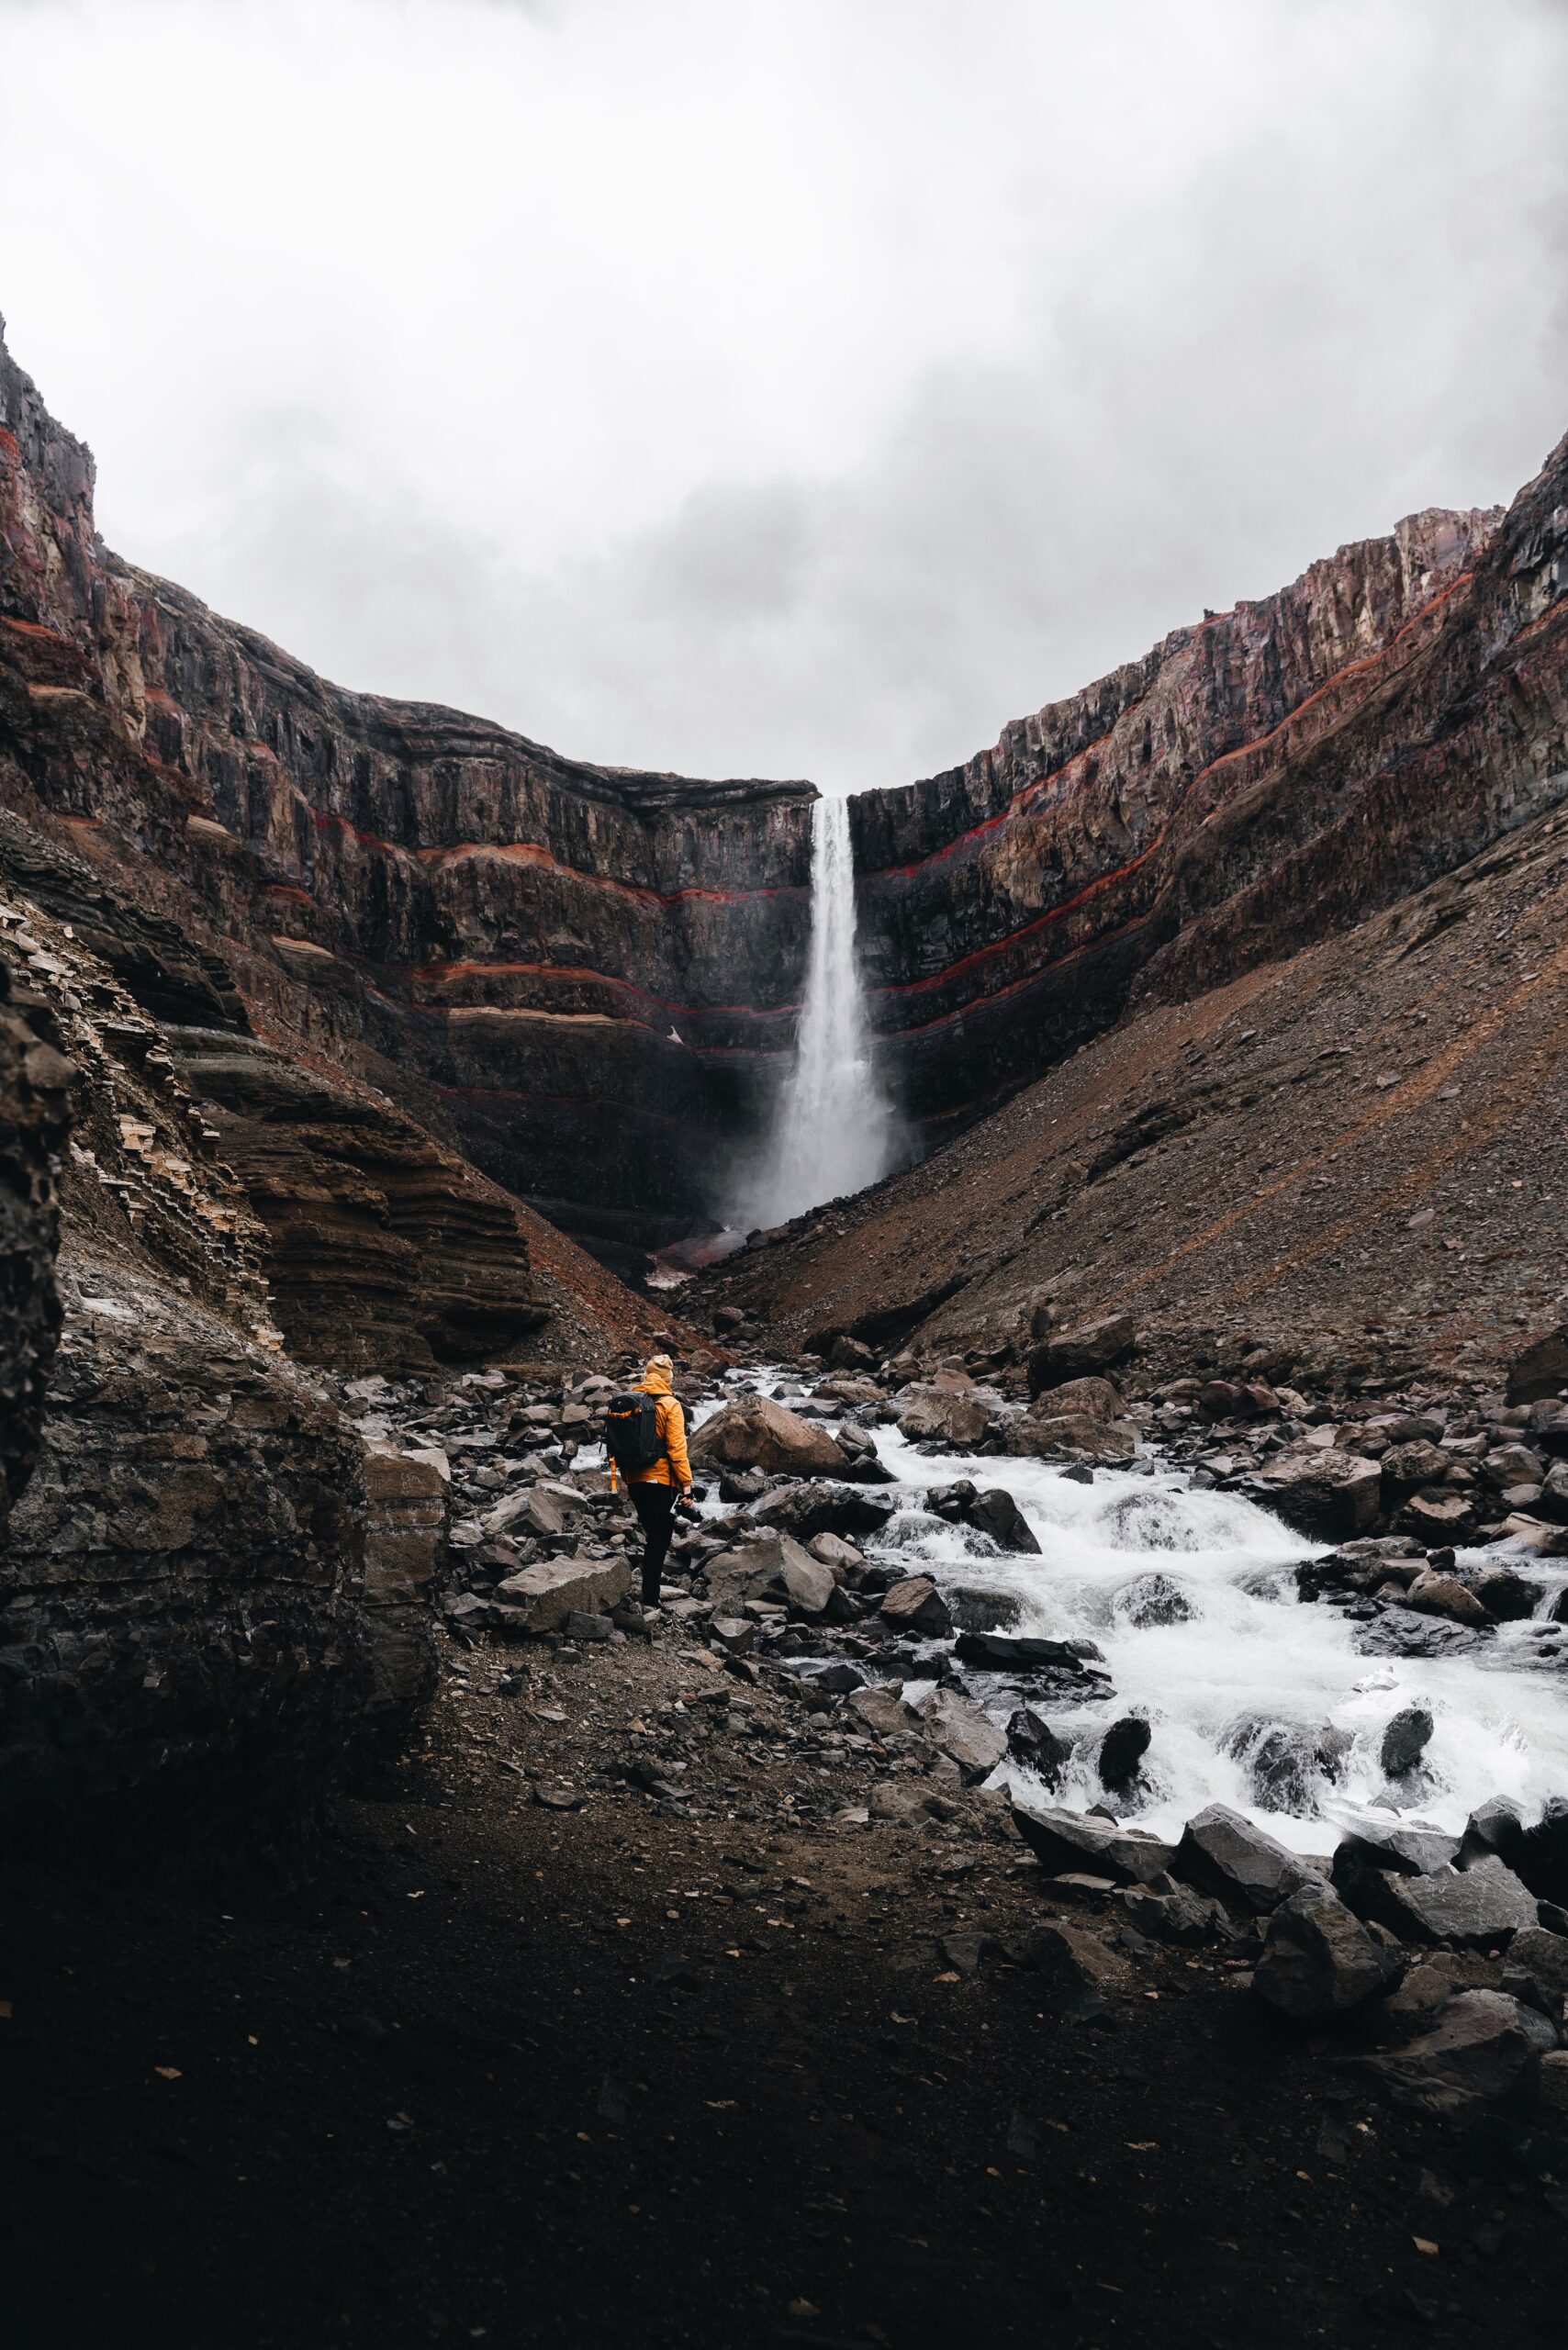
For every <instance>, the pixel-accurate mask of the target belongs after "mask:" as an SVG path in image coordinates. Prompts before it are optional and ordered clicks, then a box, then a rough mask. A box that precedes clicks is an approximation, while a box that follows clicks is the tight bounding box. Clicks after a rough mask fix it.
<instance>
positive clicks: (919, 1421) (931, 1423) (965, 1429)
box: [899, 1385, 991, 1445]
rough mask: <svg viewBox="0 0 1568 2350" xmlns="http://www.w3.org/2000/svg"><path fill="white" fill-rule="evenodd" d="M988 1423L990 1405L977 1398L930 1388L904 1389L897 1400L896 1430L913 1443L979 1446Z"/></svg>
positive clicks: (944, 1389) (988, 1430)
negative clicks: (897, 1423)
mask: <svg viewBox="0 0 1568 2350" xmlns="http://www.w3.org/2000/svg"><path fill="white" fill-rule="evenodd" d="M899 1427H900V1429H901V1431H902V1434H903V1435H905V1436H906V1437H908V1438H911V1440H912V1441H913V1442H914V1443H916V1444H955V1445H970V1444H979V1443H980V1442H981V1441H982V1440H983V1438H985V1437H986V1436H987V1435H988V1434H989V1433H990V1429H991V1406H990V1405H989V1404H984V1403H982V1402H981V1401H980V1397H979V1396H978V1395H956V1394H953V1393H949V1392H948V1391H947V1390H946V1388H942V1387H937V1386H935V1385H933V1386H923V1387H906V1388H905V1389H904V1391H903V1393H902V1395H901V1396H900V1398H899Z"/></svg>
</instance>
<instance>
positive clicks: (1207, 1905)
mask: <svg viewBox="0 0 1568 2350" xmlns="http://www.w3.org/2000/svg"><path fill="white" fill-rule="evenodd" d="M1116 1900H1117V1904H1118V1906H1119V1908H1120V1909H1121V1912H1122V1915H1123V1916H1124V1917H1125V1918H1126V1921H1127V1923H1128V1924H1129V1925H1130V1926H1131V1927H1132V1928H1133V1929H1134V1930H1135V1931H1136V1932H1137V1933H1140V1934H1142V1935H1143V1937H1144V1939H1145V1940H1146V1941H1147V1942H1163V1943H1165V1944H1167V1945H1168V1946H1169V1947H1170V1949H1172V1950H1201V1949H1202V1948H1203V1947H1204V1944H1205V1943H1206V1942H1223V1941H1225V1940H1226V1937H1227V1935H1228V1933H1229V1931H1230V1921H1229V1919H1227V1918H1226V1914H1225V1911H1224V1910H1223V1909H1222V1908H1220V1906H1219V1903H1218V1902H1217V1901H1211V1900H1209V1899H1208V1898H1207V1897H1205V1896H1204V1895H1203V1894H1201V1893H1194V1892H1193V1890H1192V1888H1191V1886H1185V1885H1177V1886H1171V1888H1170V1891H1169V1892H1168V1893H1167V1892H1165V1891H1163V1890H1161V1889H1160V1888H1159V1887H1157V1886H1142V1885H1133V1886H1126V1888H1125V1889H1124V1890H1123V1891H1122V1892H1121V1893H1119V1894H1118V1895H1117V1896H1116Z"/></svg>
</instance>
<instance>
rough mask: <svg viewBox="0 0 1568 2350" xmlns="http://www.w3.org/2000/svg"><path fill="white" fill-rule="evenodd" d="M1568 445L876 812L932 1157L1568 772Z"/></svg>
mask: <svg viewBox="0 0 1568 2350" xmlns="http://www.w3.org/2000/svg"><path fill="white" fill-rule="evenodd" d="M1565 585H1568V451H1565V450H1564V449H1559V450H1558V451H1557V452H1556V453H1554V455H1553V457H1552V458H1551V460H1550V462H1549V464H1548V465H1547V466H1546V468H1545V469H1544V470H1543V472H1542V473H1541V475H1540V476H1539V477H1538V479H1537V480H1536V481H1535V482H1533V483H1532V484H1530V485H1529V487H1528V488H1527V489H1526V490H1524V491H1523V492H1521V493H1520V496H1519V497H1518V499H1517V500H1516V501H1515V503H1514V505H1513V506H1512V507H1511V508H1510V509H1508V511H1507V512H1506V515H1505V514H1499V513H1497V512H1476V513H1468V514H1450V513H1426V514H1420V515H1417V516H1414V517H1413V518H1411V519H1410V520H1407V521H1406V522H1403V523H1401V524H1400V526H1399V528H1398V529H1397V531H1395V532H1394V534H1393V535H1392V537H1390V538H1388V539H1382V540H1372V541H1369V542H1366V543H1362V544H1361V545H1356V546H1350V547H1346V548H1342V549H1341V550H1340V552H1339V553H1338V554H1337V555H1336V556H1334V557H1333V558H1332V559H1331V560H1329V561H1327V562H1324V563H1319V564H1316V565H1313V567H1312V569H1311V570H1310V571H1308V572H1307V573H1306V574H1305V576H1304V577H1303V578H1302V579H1300V580H1298V581H1297V582H1296V583H1295V584H1294V586H1293V587H1291V588H1286V589H1285V590H1283V591H1282V593H1281V594H1280V595H1277V596H1274V597H1271V598H1270V599H1267V600H1266V601H1265V602H1261V603H1258V604H1247V605H1240V606H1238V608H1237V609H1236V610H1234V611H1232V612H1227V613H1224V614H1220V615H1218V616H1215V617H1212V618H1209V619H1206V620H1205V621H1204V622H1203V623H1202V625H1201V626H1199V627H1196V628H1192V629H1183V630H1179V631H1177V632H1175V633H1174V634H1173V635H1171V636H1170V637H1169V638H1167V639H1166V641H1165V643H1163V644H1161V645H1159V646H1158V647H1156V648H1155V650H1154V651H1153V652H1152V653H1151V654H1149V655H1147V656H1146V658H1145V659H1144V660H1142V661H1141V662H1137V663H1134V664H1131V665H1129V666H1127V667H1126V668H1124V669H1121V670H1118V671H1116V672H1115V673H1114V675H1113V676H1111V677H1106V678H1103V679H1102V680H1101V681H1100V682H1099V683H1098V684H1097V685H1095V686H1092V687H1090V688H1087V689H1086V690H1085V691H1084V692H1083V693H1081V694H1079V695H1076V696H1074V697H1073V698H1072V699H1070V701H1066V702H1061V703H1057V704H1054V705H1052V706H1051V707H1050V708H1048V709H1047V710H1044V711H1040V712H1039V713H1038V715H1037V716H1036V717H1035V718H1033V719H1030V720H1026V721H1024V722H1020V723H1019V724H1017V725H1015V726H1011V727H1009V728H1008V729H1007V730H1006V732H1005V733H1003V735H1002V739H1001V741H1000V742H999V743H998V744H997V745H996V746H995V748H994V749H993V750H991V751H989V752H987V753H985V754H983V755H981V756H980V757H979V758H977V759H974V760H972V761H970V763H969V766H968V767H963V768H959V769H955V770H953V771H952V772H950V773H948V774H946V775H943V776H938V777H935V778H931V779H929V780H928V781H926V782H924V783H921V784H916V785H914V786H913V787H911V788H909V789H902V790H887V791H878V792H870V793H867V794H866V795H865V796H864V797H863V798H861V799H859V800H857V801H856V802H855V803H854V819H855V826H856V842H857V862H858V865H859V867H860V870H861V875H862V880H861V892H862V908H863V914H862V934H863V937H864V940H865V954H866V962H867V968H868V976H869V978H870V980H871V983H872V986H873V990H874V995H873V1006H874V1010H873V1017H874V1019H875V1022H876V1024H877V1026H878V1028H879V1032H880V1034H881V1035H882V1037H883V1039H884V1047H885V1050H886V1051H887V1054H888V1057H889V1061H890V1068H891V1069H892V1071H893V1072H894V1076H895V1090H896V1091H898V1093H899V1095H900V1098H901V1099H902V1102H904V1104H905V1105H906V1107H907V1109H908V1111H909V1112H910V1113H911V1115H912V1116H913V1117H914V1118H915V1119H916V1120H917V1121H919V1122H920V1123H921V1125H923V1126H924V1131H925V1133H926V1134H927V1136H929V1137H933V1138H935V1137H937V1136H940V1135H941V1134H942V1133H943V1132H944V1131H946V1130H950V1129H951V1128H953V1127H955V1126H958V1125H963V1124H965V1123H967V1122H968V1121H969V1120H970V1119H972V1118H973V1116H974V1115H975V1114H976V1113H977V1111H978V1110H980V1109H981V1108H984V1107H985V1106H987V1105H989V1104H994V1102H997V1101H999V1100H1001V1099H1002V1098H1004V1097H1005V1096H1006V1095H1008V1094H1009V1093H1011V1092H1013V1091H1015V1090H1016V1088H1017V1087H1018V1085H1019V1084H1020V1083H1021V1082H1024V1081H1025V1080H1028V1079H1031V1078H1033V1077H1036V1076H1037V1075H1038V1074H1039V1073H1040V1071H1041V1070H1042V1069H1045V1068H1047V1067H1048V1066H1050V1065H1051V1063H1053V1062H1054V1061H1057V1060H1059V1059H1060V1058H1062V1057H1064V1056H1065V1055H1066V1054H1067V1053H1069V1052H1070V1051H1072V1050H1073V1049H1075V1048H1076V1047H1077V1046H1079V1045H1081V1044H1082V1043H1083V1042H1085V1041H1086V1040H1087V1039H1088V1038H1090V1037H1092V1036H1093V1035H1097V1034H1099V1033H1100V1032H1101V1031H1102V1030H1103V1029H1104V1028H1105V1027H1107V1026H1108V1025H1109V1024H1110V1023H1111V1022H1112V1021H1114V1019H1115V1018H1116V1017H1117V1016H1118V1015H1119V1014H1120V1013H1122V1011H1123V1010H1124V1008H1125V1007H1126V1004H1127V1003H1128V1002H1129V1001H1130V1000H1131V999H1133V997H1134V996H1135V994H1148V993H1151V992H1153V993H1165V994H1170V993H1175V994H1181V993H1182V992H1190V991H1192V990H1194V989H1197V988H1201V987H1204V986H1207V985H1212V984H1215V982H1218V981H1223V980H1225V979H1228V978H1231V977H1233V976H1234V975H1235V974H1236V973H1237V972H1238V971H1240V970H1243V969H1245V968H1249V965H1250V964H1251V963H1253V962H1255V961H1256V960H1257V959H1258V958H1259V957H1260V956H1265V955H1270V954H1277V953H1279V952H1281V951H1283V950H1288V949H1289V948H1291V947H1294V946H1302V945H1305V944H1306V943H1308V942H1309V941H1310V940H1311V939H1312V938H1314V937H1316V936H1320V935H1323V934H1327V933H1328V932H1331V931H1333V930H1336V929H1338V928H1342V927H1344V926H1345V925H1346V924H1348V923H1352V922H1354V921H1356V920H1358V919H1360V918H1361V916H1363V915H1365V914H1366V913H1368V912H1371V911H1372V910H1373V909H1374V908H1376V907H1377V906H1379V905H1383V904H1387V903H1390V902H1392V901H1394V900H1395V899H1397V898H1398V897H1400V896H1401V895H1403V894H1405V893H1406V892H1407V891H1409V890H1414V889H1419V888H1420V887H1422V886H1423V885H1424V884H1425V883H1426V882H1428V880H1430V879H1431V878H1433V877H1434V876H1435V875H1437V874H1439V873H1440V872H1442V871H1445V870H1447V869H1448V868H1450V867H1452V866H1455V865H1457V864H1459V863H1461V862H1462V860H1463V859H1464V858H1465V857H1467V856H1473V855H1474V854H1475V853H1476V852H1477V851H1478V850H1480V849H1481V848H1483V847H1484V845H1486V843H1487V842H1488V841H1490V840H1492V839H1494V838H1495V837H1496V836H1497V835H1498V834H1500V833H1502V832H1504V831H1505V830H1506V829H1507V828H1508V827H1510V826H1511V825H1514V824H1516V823H1518V822H1524V821H1526V820H1528V818H1529V816H1530V815H1532V814H1533V813H1534V812H1536V811H1538V810H1539V809H1540V808H1543V807H1545V806H1547V805H1550V804H1551V801H1552V800H1554V799H1555V798H1556V797H1557V796H1559V795H1560V794H1561V792H1562V789H1563V787H1562V770H1563V768H1564V767H1568V660H1565V643H1568V632H1565V631H1564V627H1563V623H1562V610H1561V599H1562V589H1563V588H1564V586H1565Z"/></svg>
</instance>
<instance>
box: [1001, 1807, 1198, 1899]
mask: <svg viewBox="0 0 1568 2350" xmlns="http://www.w3.org/2000/svg"><path fill="white" fill-rule="evenodd" d="M1013 1820H1014V1826H1015V1827H1016V1829H1017V1830H1018V1833H1019V1835H1020V1836H1021V1837H1022V1838H1023V1840H1024V1841H1025V1844H1027V1846H1028V1847H1029V1850H1030V1851H1031V1852H1033V1853H1034V1855H1035V1857H1036V1860H1038V1861H1039V1862H1041V1863H1043V1865H1044V1866H1045V1867H1046V1868H1047V1870H1048V1871H1049V1872H1050V1873H1051V1874H1052V1875H1055V1876H1067V1875H1070V1874H1075V1873H1079V1872H1081V1873H1082V1874H1086V1875H1089V1876H1104V1877H1109V1878H1110V1879H1111V1880H1112V1882H1113V1883H1114V1884H1116V1885H1148V1883H1149V1881H1150V1879H1151V1878H1154V1877H1157V1876H1159V1875H1161V1874H1163V1873H1164V1872H1165V1870H1167V1869H1168V1868H1169V1867H1170V1863H1171V1860H1172V1858H1173V1852H1172V1848H1171V1847H1170V1845H1169V1844H1162V1843H1161V1842H1160V1841H1159V1839H1158V1838H1157V1837H1154V1836H1140V1835H1139V1834H1137V1831H1136V1830H1133V1829H1129V1828H1122V1827H1119V1826H1118V1825H1116V1824H1115V1823H1114V1822H1113V1821H1107V1820H1100V1819H1090V1818H1085V1816H1084V1815H1083V1813H1081V1812H1078V1811H1058V1810H1055V1809H1051V1808H1047V1807H1045V1806H1043V1805H1037V1804H1029V1803H1024V1802H1022V1801H1021V1800H1020V1799H1019V1798H1018V1797H1017V1796H1014V1798H1013Z"/></svg>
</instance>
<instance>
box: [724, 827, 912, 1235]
mask: <svg viewBox="0 0 1568 2350" xmlns="http://www.w3.org/2000/svg"><path fill="white" fill-rule="evenodd" d="M896 1151H897V1132H896V1125H895V1121H894V1117H893V1112H892V1106H891V1104H890V1102H889V1100H888V1097H887V1094H886V1093H885V1091H883V1088H882V1085H881V1081H880V1080H879V1077H878V1074H877V1068H876V1059H875V1053H874V1048H873V1044H872V1038H871V1032H870V1027H869V1024H868V1021H867V1018H866V1001H865V992H864V990H863V989H862V987H861V984H860V969H859V965H858V963H857V960H856V955H855V867H854V862H853V858H852V855H851V850H850V842H849V803H848V801H847V800H842V799H823V800H818V801H817V803H816V806H815V807H814V809H813V810H812V940H811V954H810V958H809V961H808V965H807V970H806V994H805V1001H804V1002H803V1004H802V1005H801V1022H800V1027H799V1029H798V1030H797V1032H796V1037H795V1058H794V1062H793V1065H792V1067H791V1069H790V1074H789V1077H788V1078H787V1079H786V1080H785V1084H784V1091H783V1093H782V1095H781V1096H780V1099H779V1102H778V1113H777V1115H776V1117H775V1120H774V1125H773V1131H772V1135H771V1137H770V1139H769V1144H768V1147H767V1154H766V1156H765V1158H764V1159H763V1161H762V1164H761V1165H760V1167H759V1168H757V1169H756V1170H755V1172H754V1175H753V1179H752V1181H751V1182H750V1183H749V1184H748V1185H747V1186H746V1187H745V1200H744V1205H743V1209H742V1215H743V1218H744V1221H745V1223H747V1224H750V1225H775V1224H785V1223H787V1222H788V1221H789V1219H790V1217H791V1216H796V1215H803V1214H804V1213H805V1211H806V1210H807V1209H808V1208H813V1207H816V1206H817V1205H818V1204H819V1203H821V1202H822V1201H823V1200H835V1199H837V1198H839V1197H840V1196H841V1194H843V1193H844V1192H863V1191H864V1190H865V1189H866V1186H867V1185H868V1183H875V1182H877V1181H879V1180H880V1178H881V1177H882V1176H884V1175H885V1174H886V1173H887V1172H888V1170H889V1169H890V1166H891V1165H892V1162H893V1159H894V1157H895V1155H896Z"/></svg>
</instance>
